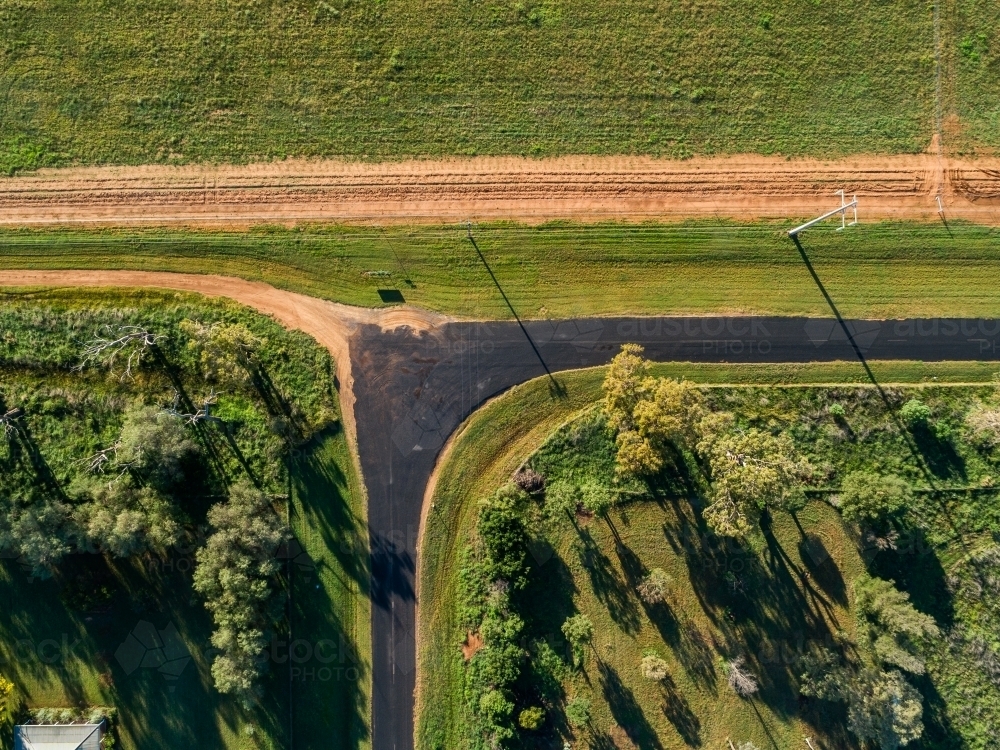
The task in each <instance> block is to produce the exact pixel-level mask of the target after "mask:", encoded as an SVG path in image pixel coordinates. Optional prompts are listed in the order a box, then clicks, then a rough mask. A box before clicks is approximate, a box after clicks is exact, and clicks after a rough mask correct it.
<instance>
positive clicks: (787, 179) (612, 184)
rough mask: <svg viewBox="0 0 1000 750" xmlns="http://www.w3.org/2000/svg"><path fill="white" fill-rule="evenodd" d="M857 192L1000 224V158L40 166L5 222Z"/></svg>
mask: <svg viewBox="0 0 1000 750" xmlns="http://www.w3.org/2000/svg"><path fill="white" fill-rule="evenodd" d="M840 189H844V190H846V192H847V193H848V195H852V194H855V193H856V194H857V195H858V198H859V200H860V207H861V215H862V218H863V219H864V220H866V221H867V220H876V219H935V220H936V219H937V218H938V213H937V212H938V204H937V201H936V196H938V195H940V196H941V199H942V202H943V206H944V208H945V211H946V216H949V217H952V218H965V219H969V220H972V221H977V222H980V223H984V224H997V225H1000V159H986V160H976V161H961V160H954V159H944V158H939V157H938V156H936V155H933V154H919V155H911V156H892V157H880V156H858V157H851V158H847V159H843V160H838V161H817V160H808V159H794V160H788V159H785V158H783V157H777V156H773V157H768V156H733V157H718V158H705V157H702V158H694V159H688V160H685V161H669V160H657V159H652V158H648V157H582V156H577V157H565V158H558V159H524V158H517V157H503V158H499V157H498V158H488V157H481V158H467V159H453V160H447V161H430V160H426V161H407V162H395V163H393V162H383V163H377V164H376V163H362V162H355V163H347V162H337V161H284V162H275V163H270V164H253V165H247V166H211V165H191V166H180V167H168V166H144V167H99V168H98V167H94V168H79V169H76V168H74V169H64V170H56V169H46V170H41V171H39V172H36V173H32V174H28V175H20V176H16V177H12V178H0V224H7V225H45V224H80V223H83V224H108V225H110V224H115V225H161V224H174V225H202V226H234V227H240V226H246V225H249V224H259V223H262V222H271V223H295V222H301V221H345V222H354V223H379V224H384V223H434V222H458V221H465V220H474V221H485V220H491V219H507V220H520V221H525V222H542V221H547V220H552V219H577V220H585V221H594V220H600V219H633V220H643V219H656V218H662V219H681V218H697V217H705V218H712V217H714V218H731V219H755V218H770V217H780V218H795V217H809V216H812V215H815V214H816V213H818V212H821V211H826V210H829V209H830V208H831V207H832V206H833V205H834V204H835V202H836V199H835V198H834V196H833V193H834V192H835V191H836V190H840Z"/></svg>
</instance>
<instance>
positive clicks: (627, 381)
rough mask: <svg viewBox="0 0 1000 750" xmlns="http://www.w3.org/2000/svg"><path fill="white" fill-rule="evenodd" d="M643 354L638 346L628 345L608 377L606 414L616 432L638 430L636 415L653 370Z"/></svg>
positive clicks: (605, 380) (606, 376) (613, 364)
mask: <svg viewBox="0 0 1000 750" xmlns="http://www.w3.org/2000/svg"><path fill="white" fill-rule="evenodd" d="M643 351H644V350H643V348H642V347H641V346H639V345H638V344H624V345H623V346H622V350H621V352H619V353H618V354H617V355H616V356H615V358H614V359H612V360H611V365H610V366H609V367H608V374H607V375H605V377H604V384H603V389H604V413H605V415H606V416H607V418H608V424H609V425H610V427H611V428H612V429H613V430H622V429H625V430H631V429H634V426H635V423H634V421H633V418H632V412H633V410H634V409H635V406H636V404H637V403H638V402H639V399H640V398H641V397H642V395H643V393H644V391H643V381H644V380H645V378H646V375H647V373H648V372H649V367H650V362H649V361H647V360H646V359H644V358H643V356H642V353H643Z"/></svg>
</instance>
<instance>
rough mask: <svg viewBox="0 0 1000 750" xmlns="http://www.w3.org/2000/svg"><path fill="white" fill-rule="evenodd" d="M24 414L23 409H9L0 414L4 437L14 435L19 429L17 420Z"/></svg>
mask: <svg viewBox="0 0 1000 750" xmlns="http://www.w3.org/2000/svg"><path fill="white" fill-rule="evenodd" d="M23 416H24V409H20V408H14V409H9V410H8V411H7V413H6V414H2V415H0V424H2V425H3V434H4V436H5V437H8V438H10V437H14V436H15V435H16V434H17V431H18V429H19V427H18V424H17V423H18V421H19V420H20V419H21V417H23Z"/></svg>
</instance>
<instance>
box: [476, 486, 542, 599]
mask: <svg viewBox="0 0 1000 750" xmlns="http://www.w3.org/2000/svg"><path fill="white" fill-rule="evenodd" d="M521 497H523V496H518V493H517V491H516V490H514V489H513V488H511V487H510V486H508V487H505V488H503V489H501V490H499V491H498V492H497V493H496V494H494V495H493V496H492V497H490V498H489V499H488V500H486V501H484V502H483V503H482V504H481V506H480V509H479V520H478V523H477V525H476V529H477V532H478V535H479V538H480V539H481V540H482V542H483V545H484V547H485V548H486V554H487V557H488V559H489V567H490V572H489V575H490V578H491V579H494V580H495V579H498V578H502V579H503V580H505V581H508V582H509V583H510V584H511V585H512V586H514V587H515V588H523V587H524V586H525V584H527V582H528V578H527V575H528V564H527V558H528V540H529V536H528V530H527V528H526V527H525V525H524V518H523V517H522V508H521Z"/></svg>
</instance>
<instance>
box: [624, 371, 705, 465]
mask: <svg viewBox="0 0 1000 750" xmlns="http://www.w3.org/2000/svg"><path fill="white" fill-rule="evenodd" d="M641 394H642V395H641V397H640V399H639V401H638V402H637V403H636V405H635V407H634V408H633V412H632V414H633V419H634V422H635V425H636V429H637V430H638V432H639V434H640V435H641V436H642V437H643V438H645V439H646V440H648V441H649V442H650V443H651V444H652V445H653V446H654V448H656V449H658V450H660V451H662V450H663V448H664V446H665V445H666V444H667V443H673V444H675V445H687V446H692V447H693V445H694V443H695V442H696V441H697V439H698V431H697V428H698V424H699V423H700V422H701V420H702V418H703V417H704V416H705V407H704V399H703V398H702V395H701V391H699V390H698V388H697V386H695V385H694V384H693V383H691V382H689V381H687V380H674V379H672V378H658V379H653V378H647V379H646V381H644V383H643V387H642V389H641Z"/></svg>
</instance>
